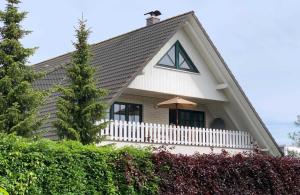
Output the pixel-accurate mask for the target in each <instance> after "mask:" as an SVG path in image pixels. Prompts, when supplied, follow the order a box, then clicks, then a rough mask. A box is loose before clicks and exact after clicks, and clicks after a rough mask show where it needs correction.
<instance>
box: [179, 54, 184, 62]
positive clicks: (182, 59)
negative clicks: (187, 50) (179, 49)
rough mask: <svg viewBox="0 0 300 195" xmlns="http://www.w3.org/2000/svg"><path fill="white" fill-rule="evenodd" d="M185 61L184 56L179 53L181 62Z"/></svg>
mask: <svg viewBox="0 0 300 195" xmlns="http://www.w3.org/2000/svg"><path fill="white" fill-rule="evenodd" d="M183 61H184V58H183V57H182V55H181V53H179V64H182V63H183Z"/></svg>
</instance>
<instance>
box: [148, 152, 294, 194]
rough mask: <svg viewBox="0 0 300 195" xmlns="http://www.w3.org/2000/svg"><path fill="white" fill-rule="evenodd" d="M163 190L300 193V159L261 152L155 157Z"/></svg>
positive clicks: (180, 192)
mask: <svg viewBox="0 0 300 195" xmlns="http://www.w3.org/2000/svg"><path fill="white" fill-rule="evenodd" d="M152 160H153V163H154V165H155V173H156V175H157V176H158V177H159V178H160V184H159V189H160V190H159V193H160V194H191V195H192V194H300V159H296V158H291V157H282V158H280V157H277V158H274V157H271V156H266V155H259V154H248V155H243V154H237V155H235V156H229V155H228V153H226V152H225V151H224V152H223V153H222V154H218V155H217V154H208V155H197V154H196V155H193V156H184V155H173V154H170V153H167V152H160V153H157V154H154V155H153V157H152Z"/></svg>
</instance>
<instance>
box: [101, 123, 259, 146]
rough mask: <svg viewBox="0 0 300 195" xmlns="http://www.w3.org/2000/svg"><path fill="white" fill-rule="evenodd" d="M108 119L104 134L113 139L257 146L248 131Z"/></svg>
mask: <svg viewBox="0 0 300 195" xmlns="http://www.w3.org/2000/svg"><path fill="white" fill-rule="evenodd" d="M101 122H104V121H101ZM105 122H108V124H107V126H106V128H105V129H104V130H103V131H102V132H101V134H102V135H105V136H106V139H107V140H111V141H123V142H139V143H150V144H152V143H158V144H159V143H161V144H179V145H194V146H208V147H228V148H245V149H250V148H253V142H254V140H253V138H252V136H251V135H250V134H249V133H248V132H245V131H232V130H219V129H207V128H194V127H183V126H180V127H179V126H177V127H176V126H173V125H164V124H153V123H143V122H142V123H139V122H137V123H136V122H126V121H117V120H116V121H105Z"/></svg>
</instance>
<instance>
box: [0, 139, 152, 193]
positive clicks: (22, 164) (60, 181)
mask: <svg viewBox="0 0 300 195" xmlns="http://www.w3.org/2000/svg"><path fill="white" fill-rule="evenodd" d="M0 151H1V153H0V185H1V186H3V187H4V188H5V189H6V190H7V191H8V192H9V193H11V194H157V190H158V180H157V178H156V177H155V175H154V167H153V163H152V161H151V158H150V156H151V153H150V151H148V150H140V149H134V148H123V149H118V150H117V149H115V148H113V147H111V146H108V147H96V146H83V145H81V144H80V143H78V142H72V141H62V142H54V141H50V140H46V139H41V140H38V141H30V140H28V139H24V138H20V137H17V136H13V135H4V134H0Z"/></svg>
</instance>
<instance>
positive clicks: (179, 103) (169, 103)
mask: <svg viewBox="0 0 300 195" xmlns="http://www.w3.org/2000/svg"><path fill="white" fill-rule="evenodd" d="M157 106H158V107H159V108H175V109H176V125H178V109H179V108H182V109H184V108H191V107H195V106H197V103H195V102H191V101H188V100H185V99H183V98H181V97H175V98H172V99H169V100H166V101H163V102H160V103H158V104H157Z"/></svg>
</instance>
